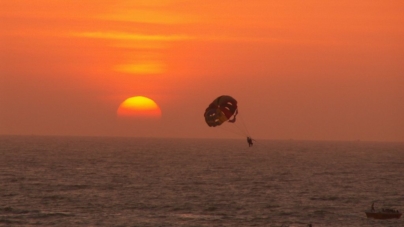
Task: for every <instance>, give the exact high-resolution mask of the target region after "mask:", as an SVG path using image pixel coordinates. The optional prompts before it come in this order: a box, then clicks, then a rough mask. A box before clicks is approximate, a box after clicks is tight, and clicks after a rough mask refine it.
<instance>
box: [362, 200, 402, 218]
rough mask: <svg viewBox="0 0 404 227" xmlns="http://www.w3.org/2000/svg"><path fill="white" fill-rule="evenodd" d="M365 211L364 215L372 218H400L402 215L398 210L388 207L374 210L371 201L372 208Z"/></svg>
mask: <svg viewBox="0 0 404 227" xmlns="http://www.w3.org/2000/svg"><path fill="white" fill-rule="evenodd" d="M365 213H366V217H368V218H374V219H393V218H400V217H401V215H402V213H401V212H400V211H398V210H394V209H390V208H382V209H380V210H375V208H374V203H372V208H371V209H370V210H368V211H365Z"/></svg>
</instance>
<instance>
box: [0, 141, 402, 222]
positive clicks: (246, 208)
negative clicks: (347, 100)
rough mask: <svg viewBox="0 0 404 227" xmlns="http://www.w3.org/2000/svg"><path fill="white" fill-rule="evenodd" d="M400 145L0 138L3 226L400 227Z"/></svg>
mask: <svg viewBox="0 0 404 227" xmlns="http://www.w3.org/2000/svg"><path fill="white" fill-rule="evenodd" d="M403 173H404V144H403V143H370V142H302V141H258V142H257V143H256V144H255V145H254V147H252V148H248V145H247V143H246V142H245V141H244V140H241V139H240V140H202V139H201V140H190V139H138V138H89V137H11V136H2V137H0V197H1V200H0V226H142V227H143V226H306V225H307V224H308V223H312V225H313V226H314V227H316V226H400V227H402V226H404V218H403V217H402V218H401V219H394V220H372V219H367V218H366V216H365V213H364V211H365V210H366V209H368V208H369V207H370V205H371V203H372V202H373V201H376V203H375V206H376V207H378V206H379V207H381V206H385V207H393V208H395V209H398V210H400V211H404V180H403V179H404V175H403Z"/></svg>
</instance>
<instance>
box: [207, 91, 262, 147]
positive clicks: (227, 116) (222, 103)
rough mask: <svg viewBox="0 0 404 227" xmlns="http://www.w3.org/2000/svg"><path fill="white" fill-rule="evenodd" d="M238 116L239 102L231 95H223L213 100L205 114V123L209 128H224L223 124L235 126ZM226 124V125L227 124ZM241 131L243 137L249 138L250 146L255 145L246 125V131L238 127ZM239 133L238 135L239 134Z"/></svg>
mask: <svg viewBox="0 0 404 227" xmlns="http://www.w3.org/2000/svg"><path fill="white" fill-rule="evenodd" d="M237 115H238V105H237V100H236V99H234V98H233V97H231V96H229V95H221V96H219V97H217V98H216V99H215V100H213V102H212V103H210V104H209V106H208V107H207V108H206V110H205V113H204V118H205V122H206V124H207V125H208V126H209V127H218V126H219V128H220V127H223V126H221V125H222V124H223V123H225V122H227V123H232V124H231V125H235V124H234V123H236V116H237ZM227 123H226V124H227ZM236 127H237V128H238V129H239V130H240V132H239V133H240V134H242V135H243V136H247V142H248V146H249V147H251V146H252V145H253V141H255V140H253V139H252V138H251V137H250V135H249V133H248V130H247V128H246V127H245V125H244V127H245V128H244V130H243V129H241V128H239V126H236ZM239 133H237V134H239Z"/></svg>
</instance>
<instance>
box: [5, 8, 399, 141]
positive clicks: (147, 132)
mask: <svg viewBox="0 0 404 227" xmlns="http://www.w3.org/2000/svg"><path fill="white" fill-rule="evenodd" d="M403 12H404V3H403V2H402V1H389V0H383V1H382V0H379V1H376V0H374V1H372V0H366V1H348V0H346V1H345V0H342V1H333V2H329V1H322V0H307V1H298V0H296V1H292V0H284V1H271V0H253V1H231V0H222V1H213V0H204V1H199V0H195V1H183V0H140V1H136V0H131V1H123V0H115V1H110V0H108V1H107V0H97V1H95V0H87V1H82V0H69V1H63V0H55V1H48V0H35V1H31V0H14V1H3V0H0V27H1V28H2V29H1V30H0V134H17V135H19V134H35V135H96V136H163V137H164V136H174V137H233V138H241V137H238V136H237V135H233V134H231V133H229V134H226V133H225V132H223V131H221V130H217V129H218V128H209V127H208V126H207V125H206V123H205V122H204V118H203V113H204V110H205V109H206V107H207V106H208V105H209V103H210V102H212V101H213V99H215V98H216V97H217V96H219V95H231V96H233V97H234V98H236V99H237V100H238V101H239V109H240V116H242V120H243V122H245V124H246V125H247V127H248V131H249V132H250V133H251V135H252V136H253V137H255V138H259V139H302V140H306V139H309V140H358V139H359V140H376V141H404V42H403V40H404V28H403V24H404V14H403ZM137 95H141V96H146V97H149V98H151V99H153V100H154V101H155V102H156V103H157V104H158V105H159V106H160V108H161V111H162V119H161V120H160V121H159V122H158V123H153V124H152V123H150V124H149V123H145V122H141V123H136V122H135V123H133V125H122V124H121V123H119V122H117V116H116V112H117V108H118V107H119V105H120V104H121V103H122V102H123V101H124V100H125V99H126V98H129V97H132V96H137Z"/></svg>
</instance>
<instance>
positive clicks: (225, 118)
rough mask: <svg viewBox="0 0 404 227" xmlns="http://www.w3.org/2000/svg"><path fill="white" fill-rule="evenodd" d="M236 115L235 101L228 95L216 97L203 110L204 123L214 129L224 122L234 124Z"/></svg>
mask: <svg viewBox="0 0 404 227" xmlns="http://www.w3.org/2000/svg"><path fill="white" fill-rule="evenodd" d="M237 114H238V108H237V100H235V99H234V98H233V97H231V96H228V95H222V96H219V97H217V98H216V99H215V100H213V102H212V103H211V104H210V105H209V106H208V108H206V110H205V114H204V116H205V121H206V124H208V125H209V127H216V126H219V125H221V124H223V123H224V122H230V123H234V122H236V116H237Z"/></svg>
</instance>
